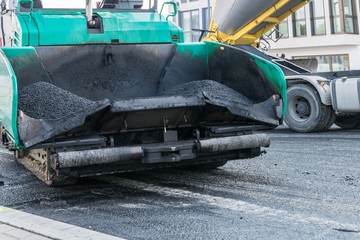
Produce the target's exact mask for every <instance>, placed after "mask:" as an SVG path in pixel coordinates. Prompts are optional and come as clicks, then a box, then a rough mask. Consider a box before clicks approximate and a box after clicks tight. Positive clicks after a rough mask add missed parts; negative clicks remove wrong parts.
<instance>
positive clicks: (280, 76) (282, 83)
mask: <svg viewBox="0 0 360 240" xmlns="http://www.w3.org/2000/svg"><path fill="white" fill-rule="evenodd" d="M249 54H251V53H249ZM251 55H252V56H253V57H254V59H255V62H256V64H257V65H258V66H259V67H260V68H261V69H262V70H263V71H264V73H265V74H266V76H267V77H268V79H270V80H271V83H272V84H273V85H274V86H275V87H276V89H278V91H279V92H280V93H281V98H282V101H283V109H282V119H283V120H284V117H285V111H286V103H287V100H286V79H285V76H284V73H283V71H282V70H281V68H280V67H278V66H277V65H275V64H274V63H272V62H270V61H267V60H265V59H263V58H260V57H258V56H256V55H253V54H251Z"/></svg>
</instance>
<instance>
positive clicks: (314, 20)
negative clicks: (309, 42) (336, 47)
mask: <svg viewBox="0 0 360 240" xmlns="http://www.w3.org/2000/svg"><path fill="white" fill-rule="evenodd" d="M310 14H311V34H312V35H325V34H326V30H325V14H324V2H323V0H313V1H312V2H310Z"/></svg>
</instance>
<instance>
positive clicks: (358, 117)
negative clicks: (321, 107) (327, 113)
mask: <svg viewBox="0 0 360 240" xmlns="http://www.w3.org/2000/svg"><path fill="white" fill-rule="evenodd" d="M335 124H336V125H337V126H339V127H341V128H342V129H359V128H360V113H357V114H354V115H344V116H337V117H336V120H335Z"/></svg>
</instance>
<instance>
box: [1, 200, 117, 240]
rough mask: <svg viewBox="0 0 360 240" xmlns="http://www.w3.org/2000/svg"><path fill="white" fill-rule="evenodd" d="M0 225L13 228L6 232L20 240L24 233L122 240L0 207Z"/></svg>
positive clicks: (64, 238)
mask: <svg viewBox="0 0 360 240" xmlns="http://www.w3.org/2000/svg"><path fill="white" fill-rule="evenodd" d="M0 224H4V225H7V226H10V227H12V228H14V229H12V230H9V229H8V230H7V231H8V232H10V231H11V232H12V236H15V237H17V238H18V239H21V236H20V234H21V233H22V232H24V231H26V232H28V234H33V235H35V236H41V237H45V238H48V239H57V240H80V239H89V240H90V239H104V240H105V239H106V240H123V238H119V237H115V236H111V235H108V234H104V233H100V232H96V231H93V230H89V229H86V228H82V227H77V226H74V225H71V224H67V223H63V222H59V221H55V220H52V219H49V218H44V217H40V216H37V215H34V214H30V213H25V212H22V211H19V210H15V209H11V208H6V207H1V206H0ZM16 231H18V234H19V235H16V234H17V232H16ZM1 234H6V232H1V231H0V236H1ZM35 236H34V237H35ZM34 239H35V238H34Z"/></svg>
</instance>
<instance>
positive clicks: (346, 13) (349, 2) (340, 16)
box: [330, 0, 358, 34]
mask: <svg viewBox="0 0 360 240" xmlns="http://www.w3.org/2000/svg"><path fill="white" fill-rule="evenodd" d="M354 10H355V0H330V18H331V33H333V34H334V33H358V25H357V16H356V13H355V12H356V11H354Z"/></svg>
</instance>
